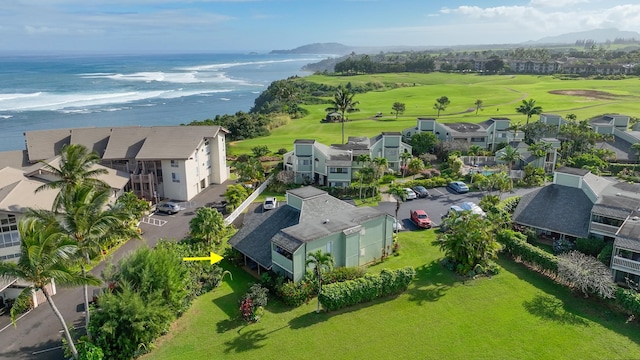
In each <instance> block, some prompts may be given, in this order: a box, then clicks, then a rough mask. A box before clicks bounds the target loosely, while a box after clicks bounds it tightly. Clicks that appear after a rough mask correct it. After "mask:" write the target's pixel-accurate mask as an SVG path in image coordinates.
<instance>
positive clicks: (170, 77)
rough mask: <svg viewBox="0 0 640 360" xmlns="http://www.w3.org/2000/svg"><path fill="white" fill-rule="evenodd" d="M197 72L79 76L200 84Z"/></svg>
mask: <svg viewBox="0 0 640 360" xmlns="http://www.w3.org/2000/svg"><path fill="white" fill-rule="evenodd" d="M196 74H197V72H195V71H191V72H163V71H143V72H137V73H132V74H110V73H92V74H81V75H80V77H82V78H85V79H111V80H122V81H144V82H148V83H149V82H154V81H157V82H169V83H178V84H193V83H202V82H204V80H202V79H198V78H197V77H196Z"/></svg>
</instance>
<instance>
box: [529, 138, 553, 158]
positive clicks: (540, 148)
mask: <svg viewBox="0 0 640 360" xmlns="http://www.w3.org/2000/svg"><path fill="white" fill-rule="evenodd" d="M552 149H553V145H552V144H551V143H548V142H544V141H538V142H535V143H533V144H531V145H529V148H528V149H527V150H528V151H529V152H530V153H531V155H533V157H535V158H536V159H541V158H543V157H546V156H547V153H548V152H549V151H551V150H552Z"/></svg>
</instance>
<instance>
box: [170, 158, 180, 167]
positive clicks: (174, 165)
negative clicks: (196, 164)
mask: <svg viewBox="0 0 640 360" xmlns="http://www.w3.org/2000/svg"><path fill="white" fill-rule="evenodd" d="M171 167H175V168H177V167H178V160H171Z"/></svg>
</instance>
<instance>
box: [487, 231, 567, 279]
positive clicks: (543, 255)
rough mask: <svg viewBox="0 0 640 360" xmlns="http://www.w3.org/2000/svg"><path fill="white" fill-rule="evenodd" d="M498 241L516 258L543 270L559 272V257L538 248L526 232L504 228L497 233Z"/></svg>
mask: <svg viewBox="0 0 640 360" xmlns="http://www.w3.org/2000/svg"><path fill="white" fill-rule="evenodd" d="M497 238H498V241H499V242H500V243H501V244H502V245H504V250H505V251H506V252H507V253H508V254H510V255H511V256H512V257H514V258H520V260H521V261H523V262H525V263H528V264H531V265H535V266H537V267H539V268H541V269H542V270H546V271H550V272H552V273H554V274H557V273H558V258H557V257H555V256H554V255H551V254H549V253H548V252H546V251H544V250H542V249H540V248H537V247H535V246H533V245H531V244H529V243H527V241H526V236H525V235H524V234H521V233H518V232H515V231H513V230H502V231H500V232H499V233H498V235H497Z"/></svg>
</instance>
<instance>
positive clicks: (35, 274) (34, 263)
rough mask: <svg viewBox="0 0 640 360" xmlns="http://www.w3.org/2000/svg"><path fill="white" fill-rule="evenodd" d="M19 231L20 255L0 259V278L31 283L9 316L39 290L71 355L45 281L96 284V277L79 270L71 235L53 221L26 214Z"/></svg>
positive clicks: (70, 341)
mask: <svg viewBox="0 0 640 360" xmlns="http://www.w3.org/2000/svg"><path fill="white" fill-rule="evenodd" d="M18 232H19V234H20V258H19V260H18V262H17V263H12V262H3V261H0V278H19V279H21V280H24V281H25V282H27V283H30V284H32V287H27V288H25V289H23V290H22V292H21V293H20V295H19V296H18V298H17V299H16V302H15V304H14V307H13V308H12V309H11V320H12V321H14V324H15V318H16V316H17V315H18V314H19V313H20V312H21V311H23V310H26V307H27V306H28V305H30V299H31V296H32V295H31V292H32V291H33V290H34V289H35V290H42V293H43V294H44V296H45V298H46V299H47V302H48V303H49V306H50V307H51V310H52V311H53V313H54V314H55V315H56V317H57V318H58V320H59V321H60V325H62V330H63V332H64V336H65V338H66V339H67V343H68V345H69V348H70V350H71V353H72V355H73V358H74V359H77V358H78V352H77V350H76V347H75V345H74V342H73V338H72V337H71V333H70V332H69V328H68V327H67V322H66V321H65V320H64V318H63V316H62V314H61V313H60V311H59V310H58V307H57V306H56V304H55V303H54V301H53V299H52V297H51V295H52V294H50V293H49V290H48V289H47V285H49V284H51V281H52V280H53V279H54V278H55V282H56V284H57V285H58V286H78V285H98V284H100V281H99V280H98V279H97V278H96V277H95V276H93V275H91V274H82V273H81V272H80V271H78V269H77V268H76V267H74V266H73V264H72V262H73V259H74V255H75V253H76V251H77V250H78V247H77V246H76V244H75V242H74V241H73V239H71V238H69V237H68V236H66V235H65V234H64V233H61V232H60V228H59V227H58V226H57V224H55V223H51V222H45V221H42V220H41V219H37V218H32V217H26V218H24V219H23V220H21V221H20V223H19V224H18Z"/></svg>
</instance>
